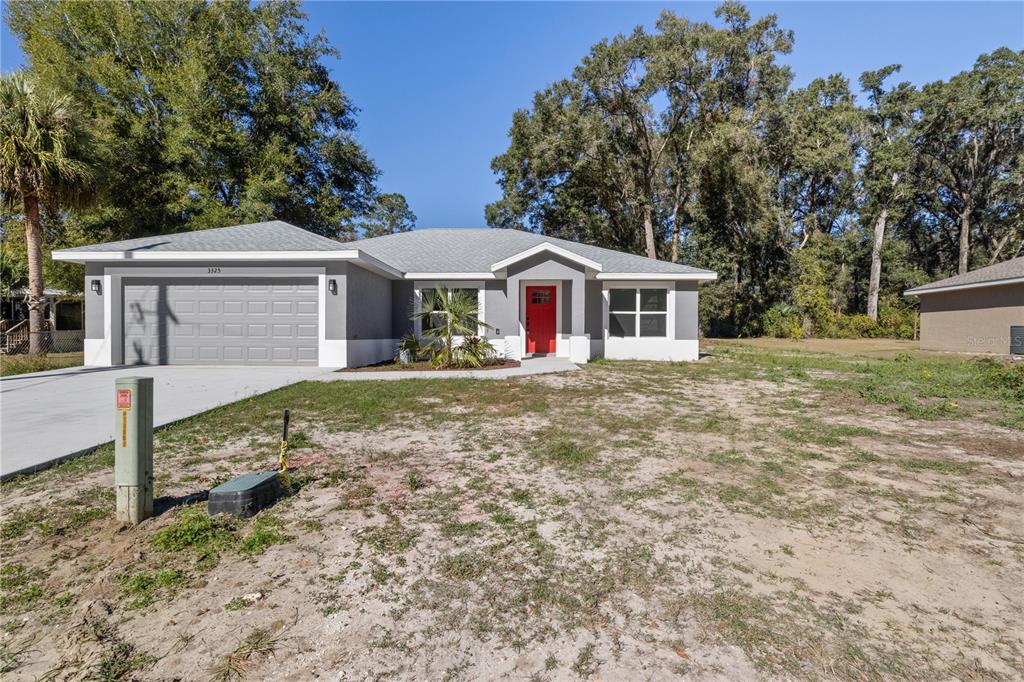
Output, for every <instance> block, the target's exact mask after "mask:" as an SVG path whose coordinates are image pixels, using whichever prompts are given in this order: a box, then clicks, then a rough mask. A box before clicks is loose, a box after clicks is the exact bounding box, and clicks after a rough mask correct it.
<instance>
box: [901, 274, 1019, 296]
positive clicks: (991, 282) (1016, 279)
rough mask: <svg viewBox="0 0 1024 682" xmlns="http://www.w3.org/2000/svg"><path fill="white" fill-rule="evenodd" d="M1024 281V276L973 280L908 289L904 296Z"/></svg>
mask: <svg viewBox="0 0 1024 682" xmlns="http://www.w3.org/2000/svg"><path fill="white" fill-rule="evenodd" d="M1020 283H1024V277H1010V278H1007V279H992V280H989V281H987V282H972V283H971V284H950V285H948V286H944V287H932V288H931V289H907V290H906V291H904V292H903V295H904V296H924V295H926V294H941V293H943V292H946V291H960V290H961V289H981V288H982V287H998V286H1003V285H1006V284H1020Z"/></svg>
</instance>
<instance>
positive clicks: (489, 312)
mask: <svg viewBox="0 0 1024 682" xmlns="http://www.w3.org/2000/svg"><path fill="white" fill-rule="evenodd" d="M484 318H485V319H484V322H486V323H487V324H489V325H491V327H492V329H487V330H486V336H487V338H489V339H499V338H504V337H506V336H515V335H517V334H518V333H519V322H518V320H517V319H516V317H515V312H514V311H513V310H512V306H511V305H510V304H509V300H508V288H507V282H505V281H504V280H494V281H490V282H485V283H484Z"/></svg>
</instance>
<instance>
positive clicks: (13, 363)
mask: <svg viewBox="0 0 1024 682" xmlns="http://www.w3.org/2000/svg"><path fill="white" fill-rule="evenodd" d="M81 366H82V353H47V354H45V355H0V376H3V377H10V376H14V375H16V374H29V373H30V372H47V371H50V370H54V369H64V368H66V367H81Z"/></svg>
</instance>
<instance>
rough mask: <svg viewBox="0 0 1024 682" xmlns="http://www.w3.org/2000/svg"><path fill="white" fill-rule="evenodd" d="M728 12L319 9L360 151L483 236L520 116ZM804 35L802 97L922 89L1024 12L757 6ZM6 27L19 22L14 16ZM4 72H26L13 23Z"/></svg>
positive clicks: (492, 6)
mask: <svg viewBox="0 0 1024 682" xmlns="http://www.w3.org/2000/svg"><path fill="white" fill-rule="evenodd" d="M716 5H717V3H705V2H685V3H619V2H601V3H468V2H466V3H427V2H418V3H399V2H393V3H392V2H380V3H358V2H353V3H343V2H326V1H322V2H307V4H306V5H305V10H306V12H307V13H308V14H309V27H310V29H311V30H312V31H319V30H321V29H323V30H324V31H325V32H326V33H327V36H328V38H329V39H330V41H331V43H332V44H333V45H334V46H336V47H338V48H339V49H340V50H341V58H340V59H338V60H331V62H330V63H329V66H330V68H331V69H332V71H333V75H334V77H335V79H336V80H337V81H338V82H339V83H340V84H341V86H342V88H343V89H344V90H345V91H346V92H348V94H349V95H350V96H351V98H352V100H353V102H354V103H355V104H356V105H357V106H358V107H359V108H360V110H361V112H360V115H359V133H358V135H359V139H360V141H361V142H362V143H363V144H364V145H365V147H366V148H367V150H368V151H369V153H370V155H371V156H372V157H373V159H374V160H375V161H376V162H377V164H378V166H379V167H380V168H381V170H382V171H383V175H382V177H381V180H380V186H381V188H382V189H383V190H384V191H389V192H402V193H403V194H405V195H406V197H407V198H408V199H409V204H410V206H411V207H412V209H413V211H414V212H415V213H416V215H417V216H418V218H419V220H418V225H419V226H420V227H438V226H452V227H468V226H479V225H483V224H484V219H483V209H484V205H485V204H487V203H488V202H490V201H493V200H494V199H496V198H498V196H499V194H500V192H499V190H498V187H497V185H496V184H495V179H496V178H495V176H494V175H493V173H492V172H491V170H490V162H491V159H492V158H493V157H494V156H495V155H497V154H500V153H501V152H502V151H504V149H505V148H506V146H507V133H508V128H509V125H510V123H511V119H512V112H513V111H514V110H515V109H518V108H524V107H527V106H529V104H530V101H531V98H532V95H533V93H534V92H535V91H536V90H538V89H540V88H543V87H544V86H546V85H548V84H549V83H551V82H552V81H555V80H557V79H559V78H563V77H565V76H568V75H569V74H570V73H571V71H572V69H573V67H574V66H575V65H576V64H577V63H579V61H580V59H581V58H582V57H583V56H584V55H585V54H586V53H587V50H588V48H589V47H590V46H591V45H592V44H594V43H595V42H597V41H598V40H600V39H601V38H604V37H609V36H612V35H615V34H616V33H623V32H628V31H630V30H632V28H633V27H634V26H636V25H638V24H643V25H645V26H647V27H651V26H652V25H653V23H654V21H655V19H656V18H657V16H658V13H659V12H660V11H661V10H662V9H665V8H668V9H672V10H673V11H675V12H676V13H679V14H683V15H685V16H687V17H688V18H690V19H695V20H710V19H712V18H713V12H714V8H715V6H716ZM748 6H749V7H750V9H751V12H752V13H753V14H754V15H755V16H759V15H762V14H768V13H774V14H777V15H778V16H779V20H780V23H781V25H782V26H783V27H785V28H788V29H792V30H793V31H794V32H795V33H796V45H795V48H794V50H793V53H792V54H790V55H788V56H787V57H785V59H784V61H785V62H786V63H788V64H789V65H790V66H792V67H793V70H794V71H795V74H796V81H795V85H797V86H800V85H804V84H806V83H807V82H809V81H810V80H812V79H814V78H815V77H818V76H823V75H827V74H829V73H833V72H837V71H838V72H842V73H843V74H845V75H846V76H847V77H849V78H850V79H851V80H852V81H855V80H856V78H857V76H858V75H859V74H860V73H861V72H862V71H865V70H868V69H875V68H878V67H880V66H883V65H885V64H889V63H900V64H902V65H903V71H902V72H901V76H902V77H903V78H905V79H906V80H910V81H911V82H913V83H916V84H922V83H926V82H929V81H933V80H937V79H945V78H948V77H949V76H951V75H953V74H955V73H957V72H959V71H963V70H965V69H969V68H970V67H971V65H972V64H973V62H974V60H975V58H976V57H977V56H978V55H979V54H981V53H983V52H989V51H991V50H993V49H994V48H996V47H1000V46H1008V47H1012V48H1014V49H1017V50H1019V49H1022V47H1024V2H1000V3H983V2H970V3H954V2H904V3H888V2H781V3H780V2H771V3H770V2H755V3H751V4H749V5H748ZM5 14H6V13H5ZM0 40H2V45H0V68H2V70H3V71H4V72H7V71H9V70H11V69H13V68H16V67H17V66H19V65H20V64H21V63H22V62H23V59H24V58H23V56H22V54H21V52H20V50H19V48H18V45H17V41H16V40H15V39H14V38H13V37H12V36H11V35H10V33H9V32H8V30H7V26H6V24H5V25H4V28H3V32H2V35H0Z"/></svg>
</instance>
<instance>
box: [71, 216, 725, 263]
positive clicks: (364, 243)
mask: <svg viewBox="0 0 1024 682" xmlns="http://www.w3.org/2000/svg"><path fill="white" fill-rule="evenodd" d="M545 243H547V244H552V245H554V246H558V247H560V248H562V249H565V250H566V251H570V252H572V253H574V254H577V255H579V256H582V257H583V258H587V259H590V260H592V261H596V262H598V263H600V264H601V267H602V271H603V272H605V273H632V274H708V275H712V274H713V273H711V272H710V271H708V270H700V269H698V268H692V267H689V266H687V265H679V264H673V263H669V262H666V261H659V260H653V259H651V258H645V257H643V256H635V255H633V254H629V253H623V252H621V251H614V250H612V249H604V248H601V247H598V246H590V245H587V244H578V243H576V242H572V241H567V240H565V239H556V238H554V237H546V236H544V235H539V234H534V233H532V232H523V231H521V230H498V229H490V228H435V229H422V230H413V231H412V232H403V233H400V234H392V235H386V236H384V237H374V238H372V239H363V240H360V241H356V242H337V241H334V240H333V239H327V238H326V237H320V236H318V235H315V234H313V233H312V232H307V231H306V230H303V229H302V228H299V227H295V226H294V225H289V224H288V223H285V222H282V221H280V220H272V221H269V222H265V223H253V224H250V225H235V226H233V227H221V228H216V229H211V230H197V231H194V232H179V233H176V234H168V235H161V236H157V237H142V238H140V239H127V240H124V241H119V242H108V243H106V244H94V245H91V246H78V247H74V248H70V249H63V250H61V251H59V252H54V253H55V254H56V253H60V254H62V255H67V256H73V255H74V254H76V253H78V254H81V253H112V254H113V253H117V252H122V251H128V252H145V253H151V252H156V253H158V252H176V253H181V252H193V253H210V252H237V253H245V252H257V251H258V252H270V253H274V252H280V253H288V252H296V251H302V252H307V251H310V252H312V251H319V252H331V251H352V250H353V249H359V250H360V251H362V252H363V253H365V254H367V255H369V256H372V257H374V258H376V259H378V260H380V261H383V262H384V263H386V264H387V265H389V266H391V267H392V268H394V269H396V270H399V271H401V272H402V273H408V272H419V273H456V272H458V273H463V272H466V273H481V272H490V271H491V266H492V265H493V264H494V263H497V262H499V261H502V260H505V259H506V258H509V257H511V256H515V255H517V254H519V253H522V252H523V251H526V250H527V249H530V248H533V247H535V246H538V245H540V244H545Z"/></svg>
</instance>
